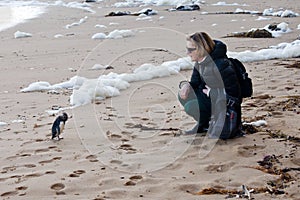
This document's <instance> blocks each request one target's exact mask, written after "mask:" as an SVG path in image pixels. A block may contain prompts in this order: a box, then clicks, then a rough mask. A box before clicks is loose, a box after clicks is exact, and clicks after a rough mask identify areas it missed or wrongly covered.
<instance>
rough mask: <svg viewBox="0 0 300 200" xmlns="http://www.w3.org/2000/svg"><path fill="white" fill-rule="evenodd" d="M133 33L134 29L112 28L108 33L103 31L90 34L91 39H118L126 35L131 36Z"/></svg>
mask: <svg viewBox="0 0 300 200" xmlns="http://www.w3.org/2000/svg"><path fill="white" fill-rule="evenodd" d="M134 35H135V31H133V30H118V29H116V30H114V31H112V32H110V33H109V34H107V35H106V34H105V33H96V34H94V35H93V36H92V39H120V38H126V37H132V36H134Z"/></svg>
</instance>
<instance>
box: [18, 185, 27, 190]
mask: <svg viewBox="0 0 300 200" xmlns="http://www.w3.org/2000/svg"><path fill="white" fill-rule="evenodd" d="M27 188H28V187H26V186H20V187H17V188H16V190H27Z"/></svg>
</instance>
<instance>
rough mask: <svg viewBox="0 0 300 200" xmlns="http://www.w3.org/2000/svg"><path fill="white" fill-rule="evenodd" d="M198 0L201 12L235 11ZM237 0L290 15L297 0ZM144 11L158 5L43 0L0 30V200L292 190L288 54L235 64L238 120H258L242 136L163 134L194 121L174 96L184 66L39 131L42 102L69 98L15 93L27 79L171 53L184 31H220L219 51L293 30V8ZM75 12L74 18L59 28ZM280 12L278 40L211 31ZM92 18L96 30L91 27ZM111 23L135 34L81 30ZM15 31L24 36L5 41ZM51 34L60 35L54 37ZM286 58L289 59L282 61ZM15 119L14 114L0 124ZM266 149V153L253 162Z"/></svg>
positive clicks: (117, 66)
mask: <svg viewBox="0 0 300 200" xmlns="http://www.w3.org/2000/svg"><path fill="white" fill-rule="evenodd" d="M213 2H217V1H213ZM210 3H212V2H209V4H208V3H207V4H205V5H203V6H202V7H201V9H202V11H208V12H216V11H224V10H227V11H233V10H235V9H236V7H231V6H221V7H220V6H211V5H210ZM227 3H231V2H227ZM106 4H108V3H106ZM248 4H250V5H251V6H249V7H246V9H248V10H259V11H262V10H263V9H265V8H270V7H273V8H274V9H278V8H281V7H282V8H285V9H290V10H293V11H294V12H298V13H300V4H299V3H298V2H297V1H288V0H285V1H279V0H277V1H272V2H271V1H270V2H263V3H261V1H251V2H250V3H248ZM98 6H99V7H101V6H103V5H102V4H99V5H98ZM96 7H97V6H96ZM153 8H154V9H155V10H157V11H158V12H159V14H158V15H157V16H153V17H152V19H153V21H147V20H145V21H136V17H132V16H122V17H107V18H105V17H104V15H105V14H108V13H109V12H111V11H116V10H131V11H138V10H140V8H123V9H116V8H109V7H103V8H98V9H97V13H96V14H91V13H87V12H85V11H82V10H78V9H70V8H64V7H51V8H49V9H48V11H47V13H45V14H43V15H42V16H41V17H40V18H37V19H33V20H30V21H28V22H27V23H23V24H20V25H18V26H16V27H13V28H10V29H8V30H6V31H3V32H1V33H0V38H1V50H0V63H1V66H0V67H1V74H0V79H1V82H0V94H1V96H0V98H1V105H0V110H1V115H0V121H5V122H8V125H7V126H1V127H0V148H1V167H0V184H1V185H0V196H1V199H225V197H227V196H228V194H229V193H235V192H239V191H241V185H245V186H246V187H247V188H249V189H254V193H253V194H252V197H253V198H254V199H267V200H268V199H286V200H287V199H294V200H296V199H300V192H299V191H300V189H299V187H300V183H299V179H300V173H299V167H300V154H299V150H298V148H299V132H300V126H299V119H300V108H299V104H300V103H299V102H300V98H299V91H300V84H299V80H300V72H299V60H300V59H299V58H290V59H284V60H283V59H277V60H269V61H260V62H252V63H245V66H246V67H247V69H248V71H249V73H250V76H251V77H252V78H253V82H254V96H253V98H249V99H245V101H244V103H243V118H244V120H245V121H247V122H249V121H256V120H258V119H264V120H266V121H267V122H268V125H267V126H265V127H260V128H257V129H256V130H254V132H255V133H253V134H250V133H248V134H247V135H246V136H245V137H243V138H238V139H233V140H228V141H215V140H205V139H204V138H203V137H197V138H193V137H188V136H175V135H176V134H177V133H178V132H180V131H178V130H185V129H189V128H190V127H192V126H193V125H194V122H193V120H192V119H191V118H190V117H188V116H187V115H186V114H185V113H184V112H183V110H182V107H181V106H180V105H179V103H178V102H177V98H176V92H177V86H178V83H179V81H180V80H182V79H186V78H189V77H190V75H191V71H183V72H181V73H180V74H178V75H176V76H172V77H166V78H159V79H153V80H150V81H144V82H136V83H132V84H131V86H130V88H129V89H127V90H125V91H122V92H121V95H120V96H118V97H114V98H110V99H106V100H104V101H99V102H94V103H93V104H89V105H85V106H81V107H78V108H76V109H73V110H67V112H68V113H69V115H70V116H71V118H70V119H69V121H67V123H66V127H65V130H64V133H63V137H64V139H63V140H60V141H52V140H50V129H51V124H52V123H53V121H54V119H55V116H49V115H48V114H47V113H46V112H45V110H48V109H51V108H52V107H53V106H60V107H67V106H69V97H70V94H71V91H68V90H64V91H62V92H61V93H60V94H48V93H47V92H34V93H21V92H20V89H22V88H24V87H27V86H28V85H29V84H30V83H32V82H36V81H48V82H50V83H51V84H54V83H59V82H63V81H66V80H68V79H69V78H71V77H73V76H75V75H80V76H85V77H89V78H96V77H98V76H99V75H101V74H107V73H109V72H116V73H122V72H127V73H128V72H131V71H132V70H133V69H135V68H137V67H138V66H139V65H141V64H143V63H149V62H151V63H154V64H161V63H162V62H164V61H168V60H175V59H177V58H179V57H181V56H185V34H187V33H193V32H195V31H206V32H208V33H209V34H210V35H211V36H212V37H214V38H217V39H222V40H223V41H224V42H225V43H226V44H227V45H228V49H229V50H230V51H244V50H247V49H249V50H257V49H261V48H267V47H268V46H270V45H276V44H278V43H280V42H292V41H294V40H295V39H296V38H297V37H298V35H299V31H298V30H296V27H297V25H298V23H299V17H297V18H278V17H272V19H271V20H270V21H256V20H255V19H257V16H252V15H200V13H199V12H198V11H195V12H168V11H166V10H165V9H167V8H170V7H153ZM85 16H88V20H87V21H86V22H85V23H83V24H81V25H80V26H76V27H71V28H70V29H65V26H66V25H67V24H71V23H73V22H78V21H79V20H80V19H81V18H83V17H85ZM160 16H164V18H163V19H159V17H160ZM233 19H235V20H236V21H231V20H233ZM191 20H192V21H191ZM283 21H284V22H287V23H289V27H290V28H292V29H293V32H291V33H288V34H285V35H283V36H282V37H280V38H270V39H251V38H222V37H223V36H225V35H227V34H229V33H231V32H236V31H246V30H249V29H251V28H253V27H257V28H259V27H264V26H265V25H266V24H268V23H273V22H276V23H279V22H283ZM110 22H114V23H118V25H109V23H110ZM96 24H103V25H106V26H107V27H108V28H107V29H105V30H104V29H99V28H98V29H97V28H95V27H94V26H95V25H96ZM212 24H217V25H215V26H212ZM150 27H151V28H150ZM241 27H244V29H241ZM115 29H138V30H144V31H145V32H141V33H139V34H137V35H136V36H134V37H132V38H126V39H120V40H109V41H99V40H92V39H91V36H92V35H93V34H95V33H97V32H103V31H105V32H110V31H112V30H115ZM17 30H20V31H24V32H29V33H32V34H33V37H31V38H23V39H14V38H13V33H14V32H16V31H17ZM55 34H63V35H64V37H61V38H54V35H55ZM159 48H164V49H168V50H169V51H157V49H159ZM296 61H297V62H298V67H294V68H287V66H288V65H290V64H293V63H295V62H296ZM96 63H99V64H103V65H105V64H110V65H111V66H112V67H113V69H109V70H99V71H93V70H90V68H91V67H92V66H93V64H96ZM16 119H22V120H24V122H23V123H12V122H11V121H12V120H16ZM149 127H150V129H147V128H149ZM268 155H270V156H271V157H270V159H269V160H268V162H267V161H266V162H265V165H264V166H260V165H259V164H258V163H257V162H258V161H262V160H263V159H264V158H265V156H268ZM268 167H269V169H267V168H268ZM284 169H286V170H284ZM285 171H288V172H285ZM271 191H273V193H274V194H270V192H271ZM280 192H282V193H283V194H275V193H280ZM202 193H204V194H206V193H211V194H209V195H202Z"/></svg>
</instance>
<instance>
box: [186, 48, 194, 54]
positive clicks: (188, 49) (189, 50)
mask: <svg viewBox="0 0 300 200" xmlns="http://www.w3.org/2000/svg"><path fill="white" fill-rule="evenodd" d="M196 49H197V48H188V47H187V48H186V51H187V52H188V53H192V52H193V51H195V50H196Z"/></svg>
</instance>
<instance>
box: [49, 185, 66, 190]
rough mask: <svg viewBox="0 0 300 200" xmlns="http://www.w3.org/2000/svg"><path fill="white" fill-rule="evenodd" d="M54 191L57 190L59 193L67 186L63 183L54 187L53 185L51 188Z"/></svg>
mask: <svg viewBox="0 0 300 200" xmlns="http://www.w3.org/2000/svg"><path fill="white" fill-rule="evenodd" d="M50 188H51V189H52V190H56V191H59V190H62V189H64V188H65V185H64V184H62V183H55V184H53V185H51V187H50Z"/></svg>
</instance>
